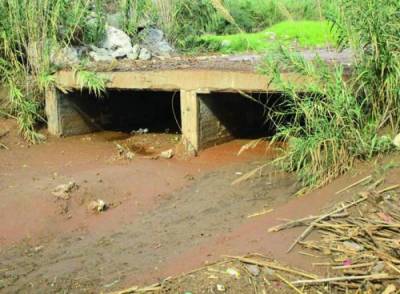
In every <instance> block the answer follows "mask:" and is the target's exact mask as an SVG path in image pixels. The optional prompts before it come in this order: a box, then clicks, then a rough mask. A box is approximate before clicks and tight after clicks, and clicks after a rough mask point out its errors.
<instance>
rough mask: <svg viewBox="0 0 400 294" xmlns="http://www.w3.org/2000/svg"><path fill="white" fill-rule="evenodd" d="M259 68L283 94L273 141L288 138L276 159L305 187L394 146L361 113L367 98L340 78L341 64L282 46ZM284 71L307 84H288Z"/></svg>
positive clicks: (329, 178) (276, 111) (325, 179)
mask: <svg viewBox="0 0 400 294" xmlns="http://www.w3.org/2000/svg"><path fill="white" fill-rule="evenodd" d="M282 64H284V67H282ZM263 71H264V73H268V75H269V76H271V77H272V81H271V82H272V83H273V84H275V86H277V87H278V88H279V89H282V91H283V93H284V94H285V97H286V98H285V99H284V100H283V102H282V104H281V105H280V106H279V107H278V109H274V110H273V112H272V114H271V115H272V117H273V119H274V121H275V123H276V125H277V134H276V135H275V137H274V138H273V140H272V141H273V142H275V141H285V142H287V147H286V149H285V150H284V153H283V156H281V157H279V158H278V159H276V161H275V163H277V164H279V165H280V166H281V167H282V168H284V169H285V170H287V171H290V172H296V173H297V174H298V176H299V179H300V181H301V182H302V184H304V185H305V186H311V187H316V186H320V185H324V184H326V183H328V182H330V181H331V180H332V179H334V178H336V177H337V176H339V175H341V174H343V173H345V172H346V171H348V170H349V168H350V167H351V166H352V164H353V162H354V160H355V159H368V158H371V157H372V156H374V155H376V154H378V153H381V152H387V151H389V150H391V149H392V143H391V138H390V137H389V136H379V135H378V132H377V130H378V122H377V121H376V120H374V119H373V118H372V117H371V116H369V115H366V113H365V103H367V101H366V99H365V98H363V97H361V96H358V95H357V94H356V91H354V87H353V84H352V82H351V81H349V80H345V79H344V77H343V76H344V75H343V68H342V67H341V66H339V65H337V66H334V67H331V66H328V65H327V64H325V62H323V61H322V60H321V59H318V58H317V59H316V60H315V61H314V62H309V61H306V60H305V59H304V58H303V57H302V56H300V55H298V54H295V53H292V52H290V51H288V50H286V49H284V48H281V49H280V50H279V52H277V53H276V55H274V56H270V57H269V58H268V59H267V60H266V62H265V67H264V68H263ZM283 71H290V72H295V73H299V74H301V75H302V76H303V77H304V78H305V79H306V80H307V83H304V84H303V85H302V86H301V87H299V86H298V85H296V84H293V83H290V82H288V81H287V80H285V78H284V76H283V75H282V74H281V72H283Z"/></svg>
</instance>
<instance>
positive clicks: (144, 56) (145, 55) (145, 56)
mask: <svg viewBox="0 0 400 294" xmlns="http://www.w3.org/2000/svg"><path fill="white" fill-rule="evenodd" d="M139 59H140V60H150V59H151V52H150V51H149V50H148V49H147V48H142V49H140V54H139Z"/></svg>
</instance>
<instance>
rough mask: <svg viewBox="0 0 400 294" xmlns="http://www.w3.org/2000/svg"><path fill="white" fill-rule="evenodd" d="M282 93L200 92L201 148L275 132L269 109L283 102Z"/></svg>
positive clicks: (263, 136) (268, 135) (264, 135)
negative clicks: (202, 93)
mask: <svg viewBox="0 0 400 294" xmlns="http://www.w3.org/2000/svg"><path fill="white" fill-rule="evenodd" d="M280 99H282V95H281V94H279V93H274V94H271V93H268V94H267V93H252V94H241V93H211V94H207V95H200V134H199V136H200V142H201V148H206V147H209V146H212V145H216V144H220V143H223V142H226V141H229V140H232V139H259V138H267V137H270V136H272V135H274V134H275V132H276V130H275V128H274V123H273V122H272V120H271V118H270V117H269V116H268V111H270V110H271V109H273V108H274V107H275V105H277V104H279V101H280Z"/></svg>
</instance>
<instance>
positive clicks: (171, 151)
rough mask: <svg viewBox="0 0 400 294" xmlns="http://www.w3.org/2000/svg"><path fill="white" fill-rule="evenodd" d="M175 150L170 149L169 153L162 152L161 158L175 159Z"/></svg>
mask: <svg viewBox="0 0 400 294" xmlns="http://www.w3.org/2000/svg"><path fill="white" fill-rule="evenodd" d="M174 155H175V154H174V150H172V149H169V150H167V151H164V152H161V154H160V157H161V158H165V159H171V158H172V157H174Z"/></svg>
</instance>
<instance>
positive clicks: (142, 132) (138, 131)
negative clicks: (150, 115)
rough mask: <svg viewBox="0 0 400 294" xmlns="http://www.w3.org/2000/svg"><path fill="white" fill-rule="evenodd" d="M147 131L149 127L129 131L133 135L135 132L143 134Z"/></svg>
mask: <svg viewBox="0 0 400 294" xmlns="http://www.w3.org/2000/svg"><path fill="white" fill-rule="evenodd" d="M148 132H149V129H148V128H145V129H142V128H140V129H138V130H133V131H131V135H134V134H136V135H143V134H147V133H148Z"/></svg>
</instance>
